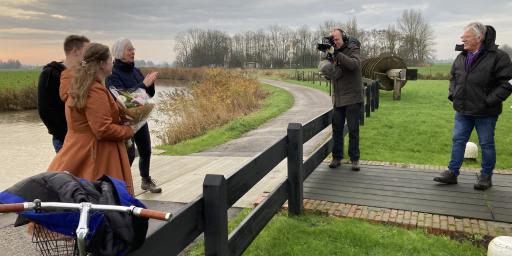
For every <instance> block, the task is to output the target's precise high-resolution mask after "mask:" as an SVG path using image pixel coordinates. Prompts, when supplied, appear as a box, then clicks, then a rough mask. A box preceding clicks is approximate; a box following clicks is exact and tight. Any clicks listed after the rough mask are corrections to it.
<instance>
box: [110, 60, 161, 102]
mask: <svg viewBox="0 0 512 256" xmlns="http://www.w3.org/2000/svg"><path fill="white" fill-rule="evenodd" d="M142 81H144V75H142V72H140V70H139V69H138V68H136V67H135V65H134V63H126V62H123V61H121V60H120V59H116V60H115V62H114V68H113V69H112V75H110V76H109V77H107V80H106V83H107V86H108V87H115V88H118V89H134V90H135V89H137V88H142V89H145V90H146V93H147V94H148V95H149V96H151V97H153V96H154V95H155V84H152V85H151V86H149V87H146V86H145V85H144V83H143V82H142Z"/></svg>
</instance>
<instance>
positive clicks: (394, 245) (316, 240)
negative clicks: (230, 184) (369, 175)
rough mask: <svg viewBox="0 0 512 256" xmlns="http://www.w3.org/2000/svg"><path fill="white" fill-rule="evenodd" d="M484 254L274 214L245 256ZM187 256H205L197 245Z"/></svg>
mask: <svg viewBox="0 0 512 256" xmlns="http://www.w3.org/2000/svg"><path fill="white" fill-rule="evenodd" d="M248 212H249V211H248V210H244V211H242V213H241V214H239V215H238V216H237V217H236V218H235V219H234V220H233V221H230V223H229V230H233V229H234V228H235V227H236V226H237V225H238V223H240V222H241V221H242V220H243V218H244V217H245V216H246V215H247V214H248ZM485 251H486V250H485V248H482V247H476V246H473V245H472V244H470V243H469V242H463V243H461V242H457V241H454V240H451V239H449V238H447V237H443V236H433V235H428V234H426V233H425V232H423V231H422V230H406V229H401V228H398V227H394V226H389V225H375V224H371V223H369V222H366V221H363V220H356V219H339V218H335V217H328V216H325V215H322V214H317V213H306V214H304V215H302V216H299V217H288V215H287V213H285V212H281V213H278V214H277V215H276V216H274V218H272V220H271V221H270V222H269V224H268V225H267V226H266V227H265V229H263V231H262V232H261V233H260V234H259V235H258V237H257V238H256V239H255V240H254V241H253V243H252V244H251V245H250V246H249V248H248V249H247V250H246V251H245V252H244V254H243V255H262V256H263V255H265V256H266V255H372V256H373V255H376V256H378V255H382V256H387V255H425V256H427V255H429V256H430V255H446V256H449V255H454V256H455V255H461V256H462V255H464V256H469V255H485ZM188 255H204V243H202V242H200V243H198V244H196V246H194V248H193V249H192V250H191V251H190V252H189V253H188Z"/></svg>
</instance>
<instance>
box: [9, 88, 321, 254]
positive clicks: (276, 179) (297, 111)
mask: <svg viewBox="0 0 512 256" xmlns="http://www.w3.org/2000/svg"><path fill="white" fill-rule="evenodd" d="M261 82H263V83H267V84H270V85H273V86H276V87H279V88H283V89H285V90H287V91H288V92H290V93H291V94H292V95H293V97H294V98H295V102H294V105H293V107H292V108H290V109H289V110H288V111H286V112H285V113H283V114H281V115H280V116H278V117H276V118H274V119H272V120H270V121H269V122H267V123H265V124H264V125H262V126H261V127H259V128H258V129H255V130H252V131H250V132H248V133H246V134H244V135H243V136H242V137H241V138H238V139H235V140H232V141H229V142H227V143H225V144H222V145H219V146H217V147H215V148H212V149H210V150H207V151H204V152H201V153H196V154H192V155H189V156H164V155H153V156H152V160H151V171H150V173H151V176H152V177H153V178H154V179H156V181H157V184H158V185H160V186H161V187H162V188H163V193H161V194H151V193H144V192H143V191H141V190H140V177H139V172H138V170H137V166H138V163H137V161H138V158H137V159H136V160H135V162H134V163H133V165H132V168H133V169H132V173H133V176H134V177H133V180H134V183H135V184H134V186H135V188H136V191H135V192H136V194H137V198H139V199H141V200H143V201H144V203H145V204H146V205H147V206H148V208H151V209H158V210H165V211H171V212H175V211H176V210H177V209H179V208H180V207H181V206H182V205H183V204H184V203H188V202H190V201H192V200H193V199H195V198H196V197H197V196H199V195H200V194H201V193H202V184H203V179H204V176H205V175H206V174H208V173H212V174H223V175H225V176H226V177H229V176H230V175H231V174H232V173H234V172H236V171H237V170H238V169H239V168H240V167H242V166H243V165H244V164H246V163H247V162H249V161H250V160H251V159H252V158H253V157H254V156H255V155H257V154H259V153H260V152H263V151H264V150H265V149H266V148H268V147H269V146H271V145H272V144H273V143H274V142H276V141H277V140H278V139H279V138H281V137H282V136H284V135H285V134H286V129H287V126H288V123H292V122H299V123H303V124H304V123H306V122H308V121H309V120H311V119H313V118H315V117H317V116H318V115H320V114H322V113H324V112H325V111H327V110H328V109H330V108H331V99H330V97H329V96H328V95H326V94H325V93H323V92H321V91H319V90H316V89H311V88H307V87H304V86H297V85H293V84H290V83H286V82H282V81H276V80H268V79H262V80H261ZM41 130H43V129H41ZM329 136H330V128H327V129H325V130H324V131H323V132H322V133H321V134H320V135H318V136H316V137H314V138H313V139H311V140H310V141H308V143H306V144H305V146H304V154H305V155H308V154H310V153H311V152H313V151H314V150H315V148H316V147H317V146H318V145H319V144H320V143H322V142H324V141H325V139H327V138H328V137H329ZM9 169H10V168H9ZM12 171H13V172H14V173H12V174H9V173H5V172H11V171H10V170H5V169H4V170H3V172H2V173H3V174H4V175H15V176H16V180H21V179H23V178H26V177H28V176H31V175H33V174H34V173H29V172H25V173H20V172H19V171H16V170H12ZM20 175H21V176H23V175H26V177H21V176H20ZM285 177H286V161H283V162H282V163H281V164H279V165H278V166H277V167H276V168H274V170H272V171H271V172H270V173H269V174H268V175H267V176H266V177H265V178H264V179H263V180H261V181H260V183H258V184H257V185H256V186H255V187H254V188H253V189H252V190H251V191H249V192H248V193H247V194H246V195H245V196H244V197H242V198H241V199H240V200H239V201H238V202H237V203H235V205H234V206H236V207H250V206H252V205H253V203H254V202H255V201H256V199H257V198H258V196H259V195H261V194H262V193H263V192H265V191H271V190H272V188H274V187H275V186H276V185H277V184H279V183H280V182H281V181H282V180H283V179H285ZM9 184H10V185H12V182H11V183H9ZM9 184H2V182H0V185H2V187H3V188H7V187H9V186H10V185H9ZM14 218H15V216H13V215H3V216H2V215H0V251H2V252H3V253H5V254H6V255H13V256H14V255H37V253H36V252H35V251H34V245H33V244H31V243H29V242H28V241H30V236H28V234H26V229H25V228H23V227H22V228H13V226H12V224H13V223H14ZM161 224H162V223H160V222H156V221H151V222H150V227H149V233H151V232H153V231H154V230H155V229H156V228H158V226H159V225H161ZM27 242H28V243H27Z"/></svg>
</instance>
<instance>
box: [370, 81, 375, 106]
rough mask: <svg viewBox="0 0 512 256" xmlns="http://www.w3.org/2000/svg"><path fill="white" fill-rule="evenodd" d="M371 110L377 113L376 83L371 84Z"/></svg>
mask: <svg viewBox="0 0 512 256" xmlns="http://www.w3.org/2000/svg"><path fill="white" fill-rule="evenodd" d="M370 110H371V111H372V112H375V83H371V84H370Z"/></svg>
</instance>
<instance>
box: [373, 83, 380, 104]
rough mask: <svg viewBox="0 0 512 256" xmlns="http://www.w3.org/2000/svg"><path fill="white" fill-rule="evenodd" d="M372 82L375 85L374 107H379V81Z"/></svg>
mask: <svg viewBox="0 0 512 256" xmlns="http://www.w3.org/2000/svg"><path fill="white" fill-rule="evenodd" d="M373 84H374V85H375V109H379V98H380V88H379V83H378V82H377V81H374V82H373Z"/></svg>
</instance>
